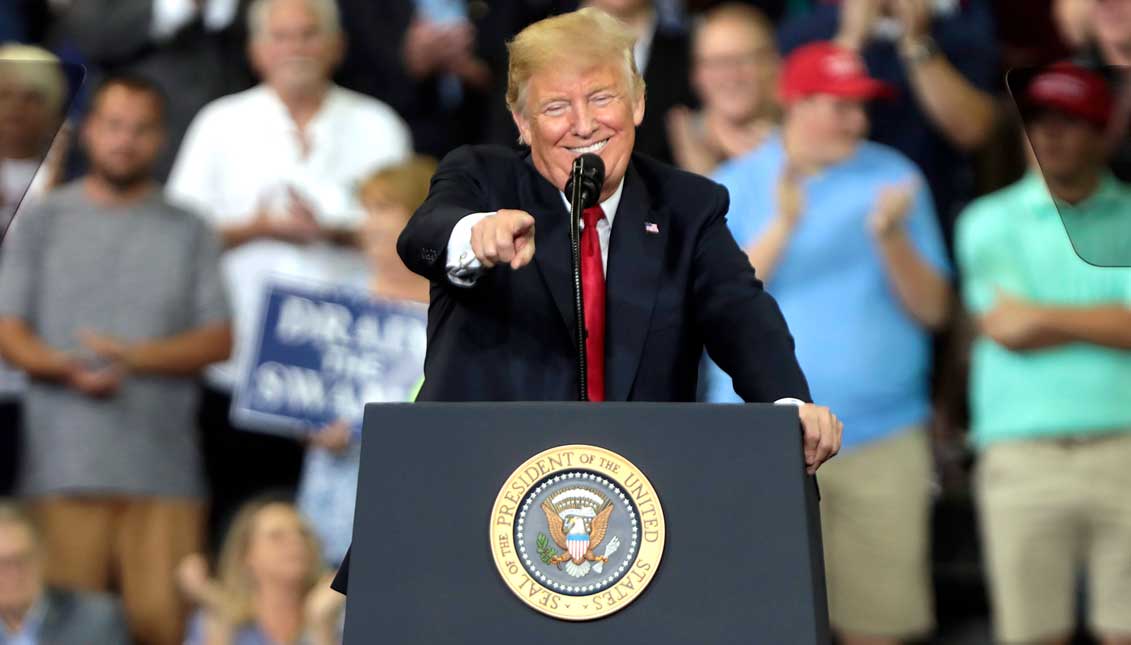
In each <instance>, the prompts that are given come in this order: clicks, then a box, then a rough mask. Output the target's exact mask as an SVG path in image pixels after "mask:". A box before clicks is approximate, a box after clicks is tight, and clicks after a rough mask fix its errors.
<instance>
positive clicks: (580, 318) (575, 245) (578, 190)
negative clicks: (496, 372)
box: [569, 157, 589, 401]
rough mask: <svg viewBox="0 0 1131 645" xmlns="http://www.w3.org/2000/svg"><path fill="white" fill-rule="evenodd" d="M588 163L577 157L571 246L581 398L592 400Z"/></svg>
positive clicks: (574, 169) (578, 381)
mask: <svg viewBox="0 0 1131 645" xmlns="http://www.w3.org/2000/svg"><path fill="white" fill-rule="evenodd" d="M584 168H585V164H584V162H582V161H581V157H578V158H577V159H574V160H573V172H572V181H571V184H572V186H571V188H572V190H571V191H570V193H571V194H570V196H569V246H570V255H569V258H570V268H571V269H572V270H573V311H574V315H575V317H576V319H575V320H576V323H577V400H578V401H588V400H589V378H588V374H589V371H588V367H589V366H588V363H589V357H588V354H587V353H586V350H585V337H586V336H587V335H588V331H587V330H586V329H585V299H584V296H583V294H582V292H581V211H582V210H584V207H585V205H584V203H583V199H582V193H583V190H582V187H583V184H584V183H585V182H583V181H582V173H583V171H584Z"/></svg>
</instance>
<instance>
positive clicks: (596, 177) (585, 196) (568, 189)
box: [565, 152, 605, 209]
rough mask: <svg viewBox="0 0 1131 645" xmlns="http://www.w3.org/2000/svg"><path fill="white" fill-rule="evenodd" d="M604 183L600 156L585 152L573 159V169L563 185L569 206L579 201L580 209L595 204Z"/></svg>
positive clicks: (602, 162) (603, 164) (603, 165)
mask: <svg viewBox="0 0 1131 645" xmlns="http://www.w3.org/2000/svg"><path fill="white" fill-rule="evenodd" d="M604 183H605V162H604V161H603V160H602V159H601V157H599V156H597V155H595V154H593V153H592V152H587V153H585V154H583V155H581V156H579V157H577V158H576V159H574V160H573V171H572V172H571V173H570V177H569V181H567V182H566V185H565V194H566V199H568V200H569V203H570V206H572V205H573V204H576V203H580V204H581V208H582V209H586V208H590V207H592V206H596V205H597V201H598V200H599V199H600V198H601V186H602V185H604ZM579 189H580V191H579Z"/></svg>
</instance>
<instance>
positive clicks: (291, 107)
mask: <svg viewBox="0 0 1131 645" xmlns="http://www.w3.org/2000/svg"><path fill="white" fill-rule="evenodd" d="M248 18H249V29H250V32H251V33H250V39H251V40H250V47H249V51H250V54H251V60H252V64H253V66H254V67H255V69H256V71H257V72H258V73H259V75H260V78H261V79H262V82H261V84H260V85H258V86H256V87H254V88H252V89H250V90H247V91H244V92H240V93H238V94H233V95H231V96H227V97H224V98H221V99H219V100H217V101H214V102H213V103H211V104H209V105H208V106H207V107H205V108H204V109H203V110H202V111H201V112H200V114H199V115H198V116H197V118H196V119H195V121H194V122H193V124H192V125H191V126H190V127H189V131H188V134H187V135H186V136H185V139H184V142H183V143H182V146H181V150H180V152H179V154H178V157H177V161H176V163H175V164H174V167H173V172H172V174H171V176H170V178H169V183H168V191H169V195H170V197H171V198H172V199H174V200H175V201H181V202H183V203H184V204H185V205H187V206H189V207H192V208H194V209H196V210H198V211H200V212H201V213H202V214H203V215H204V216H205V217H206V218H207V219H208V220H209V221H211V222H212V223H213V225H214V226H215V227H216V228H217V229H218V230H219V231H220V233H221V235H222V236H223V239H224V244H225V247H226V251H225V254H224V257H223V260H222V264H223V271H224V276H225V281H226V283H227V286H228V289H229V292H230V295H231V299H232V304H233V307H234V313H235V326H236V343H235V349H234V351H233V354H232V360H231V361H229V362H227V363H223V364H220V365H217V366H214V367H213V369H211V370H210V371H209V373H208V375H207V376H208V378H207V381H208V387H207V388H206V392H205V397H204V404H203V407H202V423H203V424H204V427H205V428H206V453H208V454H211V455H212V456H213V457H215V458H216V459H220V460H223V463H213V464H211V467H210V468H209V470H210V472H211V473H212V479H213V481H212V484H213V486H214V489H215V488H220V487H222V489H223V490H225V493H226V494H225V499H224V500H218V501H222V505H223V506H227V505H229V504H231V505H235V504H238V503H239V502H240V501H242V500H243V499H244V498H246V497H247V496H249V495H252V494H254V493H257V492H259V491H260V490H262V489H264V488H273V487H286V488H290V487H294V486H296V485H297V481H298V475H299V469H300V467H301V460H302V447H301V446H300V445H298V444H296V443H295V442H293V441H289V440H282V439H278V438H275V437H266V436H252V435H249V434H247V433H232V432H227V431H226V430H227V429H228V428H229V425H228V423H229V422H228V409H229V407H230V397H231V392H232V389H233V387H234V386H235V384H236V382H237V381H238V379H239V376H240V374H241V371H242V366H243V365H244V364H245V363H244V361H246V360H248V359H249V358H250V356H249V354H250V352H251V350H252V349H253V348H252V344H253V342H254V339H255V333H256V325H257V324H258V322H259V318H260V306H261V304H262V301H263V297H264V293H265V290H266V288H267V285H268V284H269V282H270V281H271V280H273V279H275V278H276V277H278V276H286V277H288V278H299V279H303V280H308V281H317V282H321V283H341V282H345V281H348V280H349V279H350V278H351V276H354V275H355V274H357V273H359V272H364V271H365V270H366V269H365V265H364V261H363V259H362V257H361V255H360V253H359V252H357V251H356V250H354V249H352V248H349V247H348V246H346V244H347V243H348V241H349V239H350V237H351V232H352V231H353V229H354V228H355V227H356V226H357V225H358V223H359V222H360V221H361V218H362V215H363V213H362V209H361V207H360V205H359V204H358V202H357V199H356V196H355V194H354V193H355V187H356V185H357V183H358V182H359V181H360V180H361V179H363V178H364V177H365V176H367V175H368V174H370V173H371V172H373V171H374V170H376V169H378V168H380V167H382V166H385V165H388V164H390V163H394V162H398V161H401V160H402V159H404V158H405V157H406V156H407V155H408V154H409V153H410V152H411V149H412V146H411V141H410V135H409V132H408V128H407V127H406V125H405V124H404V122H403V121H402V119H401V118H400V117H399V116H398V115H397V114H396V113H395V112H394V111H393V110H392V109H391V108H389V107H388V106H387V105H385V104H383V103H381V102H379V101H377V100H375V99H371V98H368V97H365V96H362V95H360V94H357V93H355V92H352V91H349V90H346V89H344V88H341V87H339V86H337V85H335V84H333V83H332V82H331V80H330V77H331V74H332V72H333V70H334V68H335V67H336V66H337V65H338V63H339V62H340V60H341V56H342V51H343V41H342V37H341V26H340V23H339V16H338V10H337V5H336V4H335V3H334V1H333V0H256V1H255V2H254V3H253V4H252V5H251V7H250V9H249V11H248ZM209 435H211V440H214V441H216V442H219V443H218V444H214V445H209V443H210V441H211V440H210V439H209V438H208V436H209ZM252 456H254V458H252ZM249 469H252V471H253V472H250V473H249V472H248V470H249ZM229 477H230V479H231V481H227V479H228V478H229ZM220 506H221V505H214V510H213V512H214V519H222V518H223V517H224V516H225V510H226V509H225V508H222V507H220ZM213 524H214V525H215V524H216V523H215V522H213Z"/></svg>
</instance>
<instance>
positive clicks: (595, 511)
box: [542, 486, 614, 576]
mask: <svg viewBox="0 0 1131 645" xmlns="http://www.w3.org/2000/svg"><path fill="white" fill-rule="evenodd" d="M613 508H614V507H613V504H612V502H610V501H609V499H608V498H607V497H605V496H604V495H603V494H601V493H600V492H599V491H597V490H594V489H592V488H588V487H580V486H579V487H576V488H570V489H568V490H565V491H563V492H561V493H558V494H557V495H554V496H553V497H552V498H548V499H546V500H545V501H543V502H542V511H543V512H544V513H545V514H546V523H547V524H548V525H549V529H550V536H551V537H552V538H553V540H554V544H557V545H558V548H559V549H562V553H561V554H559V555H557V556H554V557H553V558H551V559H550V562H549V563H550V564H552V565H555V566H557V567H558V569H561V568H562V564H563V563H564V564H565V565H566V567H567V569H570V574H571V575H574V576H581V575H585V574H586V573H588V572H589V563H590V562H598V563H601V564H604V563H606V562H608V561H609V559H608V557H606V556H603V555H597V554H596V553H594V550H595V549H596V548H597V547H599V546H600V545H601V542H602V541H604V539H605V533H607V532H608V530H609V516H611V515H612V514H613ZM570 565H572V566H570ZM579 567H580V569H579ZM600 569H601V567H599V566H598V567H597V570H598V571H600Z"/></svg>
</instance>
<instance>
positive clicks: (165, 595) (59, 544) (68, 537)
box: [31, 496, 205, 645]
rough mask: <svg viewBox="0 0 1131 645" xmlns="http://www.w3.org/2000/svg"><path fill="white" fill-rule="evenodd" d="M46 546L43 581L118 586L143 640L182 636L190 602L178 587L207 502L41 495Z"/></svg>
mask: <svg viewBox="0 0 1131 645" xmlns="http://www.w3.org/2000/svg"><path fill="white" fill-rule="evenodd" d="M31 510H32V513H34V515H35V517H36V519H37V520H38V522H39V524H40V526H41V528H42V530H43V536H44V541H45V542H46V547H47V557H48V561H47V579H48V582H49V583H51V584H53V585H57V586H60V587H65V588H72V589H85V590H94V591H107V590H109V589H111V586H112V585H113V584H115V583H116V586H117V588H118V589H120V591H121V595H122V602H123V605H124V607H125V610H126V618H127V620H128V621H129V625H130V631H131V633H132V635H133V637H134V639H135V640H136V641H137V642H138V643H140V644H142V645H178V644H180V643H182V642H184V634H185V619H186V614H187V609H188V606H187V604H186V603H185V601H184V600H183V599H182V598H181V595H180V593H179V592H178V590H177V584H176V579H175V571H176V567H177V565H178V564H179V563H180V561H181V559H182V558H184V557H185V556H186V555H188V554H190V553H194V552H197V551H199V550H200V549H201V545H202V540H201V538H202V535H203V528H204V524H203V521H204V511H205V508H204V504H203V503H202V502H197V501H191V500H177V499H171V498H145V497H110V496H89V497H85V496H82V497H45V498H41V499H39V500H37V501H36V502H34V503H33V504H32V506H31Z"/></svg>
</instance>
